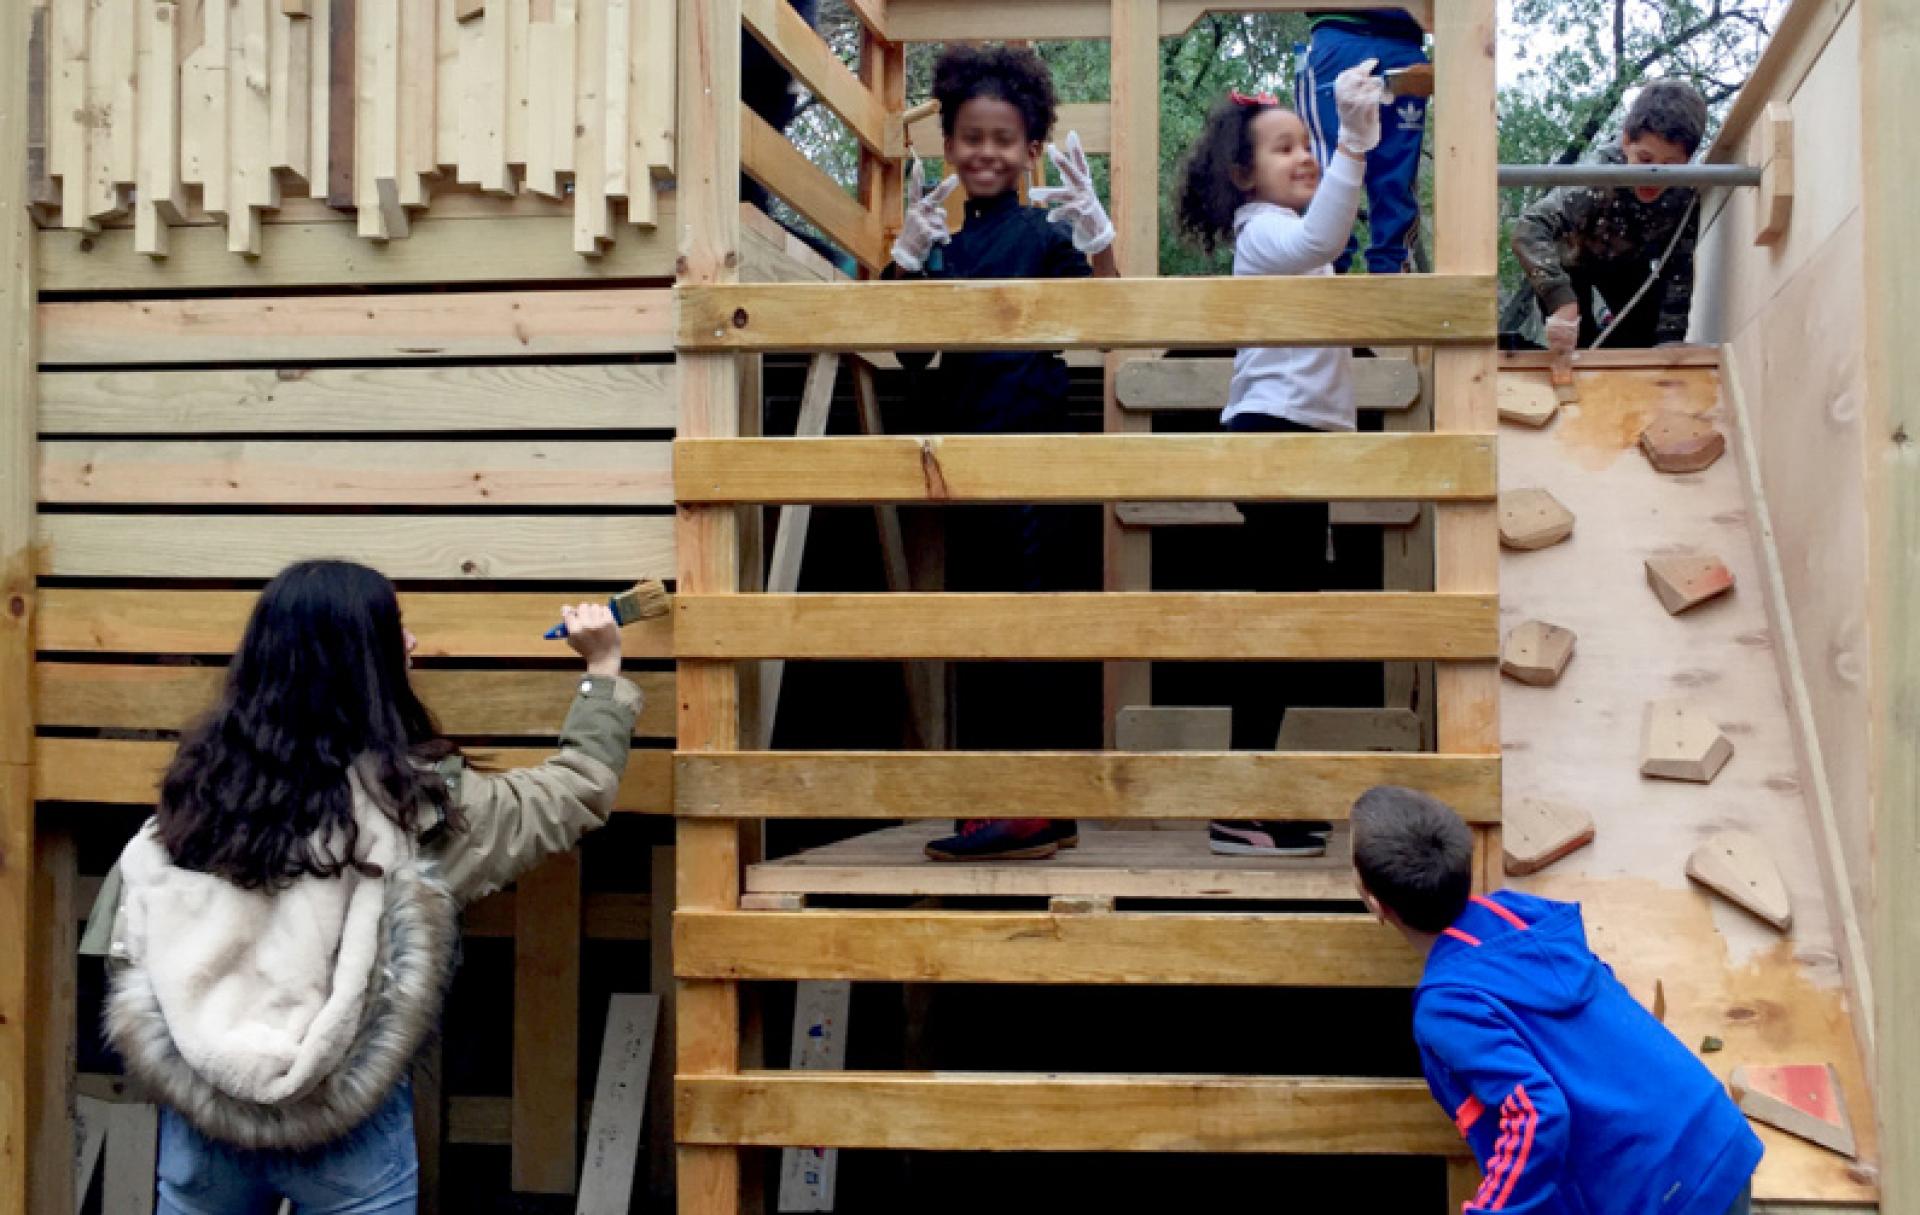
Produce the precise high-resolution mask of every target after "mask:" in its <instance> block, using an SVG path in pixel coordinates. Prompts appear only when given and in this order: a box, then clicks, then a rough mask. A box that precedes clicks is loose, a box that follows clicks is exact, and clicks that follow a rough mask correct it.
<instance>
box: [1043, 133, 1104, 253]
mask: <svg viewBox="0 0 1920 1215" xmlns="http://www.w3.org/2000/svg"><path fill="white" fill-rule="evenodd" d="M1047 159H1048V160H1051V161H1052V162H1053V167H1054V168H1055V169H1057V170H1059V172H1060V180H1061V182H1062V183H1063V184H1061V185H1058V186H1042V187H1040V188H1039V189H1037V190H1035V191H1033V201H1035V202H1037V203H1039V204H1041V205H1042V206H1045V207H1051V208H1053V213H1052V214H1051V215H1049V216H1047V222H1048V223H1050V224H1072V225H1073V247H1074V248H1076V249H1078V250H1080V252H1082V253H1084V254H1086V255H1087V256H1088V257H1092V256H1093V255H1094V254H1096V253H1100V252H1102V251H1104V250H1105V249H1106V248H1107V247H1108V246H1109V245H1111V244H1113V221H1112V220H1110V219H1108V218H1107V209H1106V208H1105V207H1103V206H1101V205H1100V196H1099V195H1098V194H1096V193H1094V191H1093V170H1091V169H1089V168H1088V167H1087V153H1086V149H1085V148H1082V147H1081V146H1080V132H1078V131H1068V132H1067V151H1066V154H1065V155H1064V156H1063V155H1061V153H1060V149H1059V148H1056V147H1054V146H1053V145H1052V144H1048V145H1047Z"/></svg>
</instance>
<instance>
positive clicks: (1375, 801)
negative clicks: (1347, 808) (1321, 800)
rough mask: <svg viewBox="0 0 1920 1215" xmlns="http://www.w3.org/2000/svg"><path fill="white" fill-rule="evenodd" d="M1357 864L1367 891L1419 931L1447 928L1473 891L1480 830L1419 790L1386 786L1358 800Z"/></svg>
mask: <svg viewBox="0 0 1920 1215" xmlns="http://www.w3.org/2000/svg"><path fill="white" fill-rule="evenodd" d="M1352 819H1353V867H1354V869H1355V870H1356V871H1358V872H1359V874H1360V881H1361V882H1362V883H1363V884H1364V885H1365V886H1366V888H1367V892H1368V893H1369V894H1371V895H1373V897H1374V898H1376V899H1378V900H1379V901H1380V903H1381V904H1382V905H1383V906H1385V907H1386V908H1387V909H1388V910H1389V911H1392V912H1393V913H1394V914H1395V915H1397V916H1399V917H1400V919H1401V921H1402V922H1403V923H1405V924H1406V926H1407V927H1408V928H1411V929H1413V930H1414V931H1416V932H1428V933H1438V932H1443V931H1445V930H1446V929H1447V928H1448V927H1450V926H1451V925H1452V924H1453V922H1454V921H1455V920H1457V919H1459V918H1460V913H1461V912H1462V911H1464V910H1465V909H1466V906H1467V898H1468V896H1469V895H1471V894H1472V893H1473V832H1472V831H1471V830H1470V829H1469V828H1468V827H1467V824H1466V823H1465V821H1463V820H1462V819H1461V817H1460V816H1459V815H1458V814H1455V813H1454V812H1453V808H1452V807H1450V806H1448V805H1447V804H1446V803H1445V802H1443V801H1441V800H1440V799H1439V798H1436V797H1431V796H1429V795H1427V794H1425V793H1422V792H1420V791H1419V790H1417V789H1404V788H1401V787H1400V786H1398V785H1379V786H1376V787H1375V788H1372V789H1369V790H1367V791H1366V792H1365V793H1362V794H1361V795H1360V799H1359V800H1358V801H1356V802H1354V803H1353V814H1352Z"/></svg>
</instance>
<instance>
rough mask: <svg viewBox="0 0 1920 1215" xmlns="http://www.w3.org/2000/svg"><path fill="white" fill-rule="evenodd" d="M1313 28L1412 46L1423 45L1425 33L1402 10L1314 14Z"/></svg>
mask: <svg viewBox="0 0 1920 1215" xmlns="http://www.w3.org/2000/svg"><path fill="white" fill-rule="evenodd" d="M1313 28H1314V30H1315V31H1318V30H1320V29H1322V28H1330V29H1338V30H1344V31H1346V32H1348V33H1354V34H1365V35H1367V36H1369V37H1373V38H1401V39H1411V40H1412V41H1414V42H1420V41H1423V40H1424V39H1425V38H1426V31H1425V30H1423V29H1421V28H1420V23H1419V22H1418V21H1415V20H1414V19H1413V18H1412V17H1410V16H1408V15H1407V13H1406V11H1405V10H1404V9H1397V8H1356V9H1348V10H1345V11H1342V12H1316V13H1314V14H1313Z"/></svg>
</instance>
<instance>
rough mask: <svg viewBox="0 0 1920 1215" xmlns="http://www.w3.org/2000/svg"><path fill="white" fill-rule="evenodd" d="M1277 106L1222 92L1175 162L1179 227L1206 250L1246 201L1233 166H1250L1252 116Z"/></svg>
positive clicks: (1227, 233)
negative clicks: (1182, 156)
mask: <svg viewBox="0 0 1920 1215" xmlns="http://www.w3.org/2000/svg"><path fill="white" fill-rule="evenodd" d="M1278 108H1279V106H1277V105H1268V104H1265V103H1262V102H1253V103H1248V102H1245V101H1240V100H1237V99H1235V98H1233V97H1228V98H1225V99H1224V100H1222V101H1221V102H1220V103H1219V104H1217V105H1215V106H1214V107H1213V112H1212V113H1210V114H1208V115H1207V125H1206V126H1205V127H1204V128H1202V129H1201V131H1200V137H1199V138H1198V139H1196V140H1194V141H1193V147H1192V148H1191V149H1190V150H1188V152H1187V159H1186V161H1185V163H1183V164H1182V165H1181V166H1180V196H1179V198H1178V199H1177V200H1176V204H1175V210H1176V212H1177V214H1178V216H1179V220H1180V230H1181V231H1182V232H1185V233H1186V234H1187V236H1188V237H1189V238H1190V239H1191V240H1192V241H1193V242H1194V243H1195V244H1197V245H1199V246H1200V247H1201V248H1202V249H1204V250H1205V251H1206V252H1208V253H1212V252H1213V251H1214V250H1215V249H1217V248H1219V247H1220V246H1221V245H1223V244H1225V243H1227V242H1228V241H1229V240H1231V239H1232V238H1233V214H1234V212H1236V211H1238V210H1239V209H1240V207H1241V205H1242V204H1243V203H1245V202H1246V201H1247V191H1245V190H1242V189H1241V188H1240V187H1238V186H1236V185H1234V184H1233V177H1234V173H1233V171H1234V170H1235V169H1239V170H1240V171H1241V172H1242V173H1246V172H1249V171H1251V170H1252V168H1253V121H1254V119H1256V118H1258V117H1260V115H1262V114H1264V113H1266V112H1267V111H1268V110H1274V109H1278Z"/></svg>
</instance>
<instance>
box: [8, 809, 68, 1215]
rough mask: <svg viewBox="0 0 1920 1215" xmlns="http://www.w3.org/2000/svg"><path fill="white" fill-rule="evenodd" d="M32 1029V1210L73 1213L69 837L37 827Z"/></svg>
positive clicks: (29, 1035) (29, 1034)
mask: <svg viewBox="0 0 1920 1215" xmlns="http://www.w3.org/2000/svg"><path fill="white" fill-rule="evenodd" d="M33 844H34V848H33V852H34V883H33V906H34V914H33V929H32V931H31V932H30V933H25V934H22V935H24V936H26V937H28V938H29V939H30V940H31V941H32V942H33V958H32V961H33V994H32V1007H33V1010H34V1020H33V1024H31V1025H29V1026H28V1027H27V1031H28V1032H27V1045H28V1050H29V1052H30V1054H31V1058H30V1065H31V1071H30V1072H29V1073H28V1074H29V1075H30V1076H31V1077H32V1082H31V1083H32V1087H31V1090H30V1091H29V1093H28V1108H30V1109H31V1110H32V1111H33V1123H32V1128H33V1129H32V1137H31V1143H30V1151H31V1158H30V1160H29V1162H28V1166H27V1181H28V1183H29V1190H30V1193H31V1195H32V1202H31V1204H30V1206H31V1209H33V1210H35V1211H59V1212H62V1213H64V1212H67V1211H71V1210H73V1209H74V1194H73V1167H72V1162H73V1148H74V1143H73V1069H74V1055H75V1052H76V1050H77V1049H78V1045H79V1044H78V1042H77V1041H76V1040H75V1039H76V1036H77V1033H78V1025H79V1018H78V1016H77V1015H76V1012H75V1009H74V1005H75V1002H76V1000H77V999H78V995H79V993H78V988H79V973H78V962H79V959H78V957H77V956H76V955H77V952H78V949H79V945H80V941H79V936H80V934H79V932H78V931H77V929H78V924H77V922H76V921H75V919H74V915H73V899H74V883H75V878H76V867H77V862H76V860H75V858H74V847H73V833H72V832H71V831H68V830H63V829H60V828H58V827H49V826H42V828H41V830H40V831H39V832H38V833H37V835H36V836H35V838H34V841H33Z"/></svg>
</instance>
